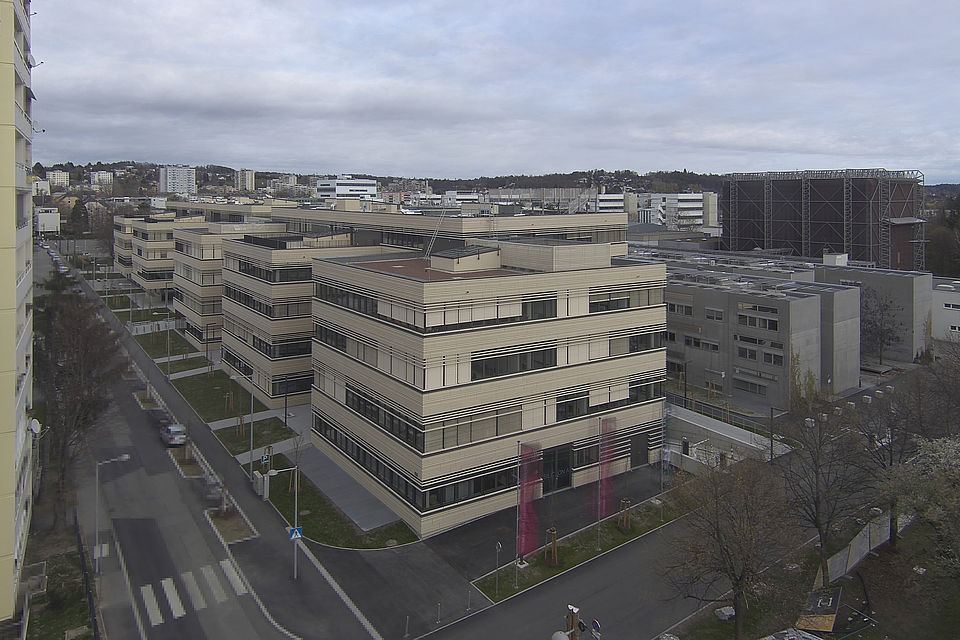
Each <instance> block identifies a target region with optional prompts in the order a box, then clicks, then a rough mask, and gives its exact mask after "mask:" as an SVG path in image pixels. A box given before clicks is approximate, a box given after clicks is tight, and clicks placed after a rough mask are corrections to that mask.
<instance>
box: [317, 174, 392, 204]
mask: <svg viewBox="0 0 960 640" xmlns="http://www.w3.org/2000/svg"><path fill="white" fill-rule="evenodd" d="M376 197H377V181H376V180H373V179H370V178H354V177H353V176H347V175H343V176H337V177H336V178H321V179H319V180H317V198H320V199H335V198H363V199H372V198H376Z"/></svg>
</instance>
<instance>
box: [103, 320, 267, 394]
mask: <svg viewBox="0 0 960 640" xmlns="http://www.w3.org/2000/svg"><path fill="white" fill-rule="evenodd" d="M126 315H127V314H125V313H123V312H122V311H121V312H120V314H119V315H118V317H119V318H120V320H124V321H125V320H126ZM134 318H136V312H134ZM136 340H137V342H139V343H140V346H141V347H143V350H144V351H146V352H147V354H148V355H149V356H150V357H151V358H164V357H166V355H167V332H166V331H155V332H153V333H144V334H141V335H139V336H136ZM196 350H197V348H196V347H195V346H193V345H192V344H190V343H189V342H187V339H186V338H184V337H183V336H181V335H180V334H179V333H177V332H176V331H175V330H171V331H170V355H171V356H182V355H184V354H186V353H194V352H195V351H196ZM164 370H166V369H164ZM171 371H173V369H171ZM248 401H249V399H248Z"/></svg>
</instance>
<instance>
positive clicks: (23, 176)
mask: <svg viewBox="0 0 960 640" xmlns="http://www.w3.org/2000/svg"><path fill="white" fill-rule="evenodd" d="M29 170H30V167H28V166H27V165H25V164H22V163H20V162H18V163H17V169H16V178H17V189H20V190H22V191H30V190H31V189H30V183H28V182H27V172H28V171H29Z"/></svg>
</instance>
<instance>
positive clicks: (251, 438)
mask: <svg viewBox="0 0 960 640" xmlns="http://www.w3.org/2000/svg"><path fill="white" fill-rule="evenodd" d="M243 377H244V378H246V379H247V380H249V381H250V482H253V369H252V368H251V369H250V375H249V376H243ZM230 379H231V380H233V381H235V382H236V383H237V386H240V381H239V379H238V377H237V376H230Z"/></svg>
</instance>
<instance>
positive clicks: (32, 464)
mask: <svg viewBox="0 0 960 640" xmlns="http://www.w3.org/2000/svg"><path fill="white" fill-rule="evenodd" d="M29 16H30V5H29V2H26V1H25V0H13V1H12V2H11V1H9V0H0V62H2V64H0V69H2V72H0V87H2V88H0V105H2V107H0V135H2V138H0V154H2V155H3V158H4V160H3V162H0V210H2V211H3V215H2V216H0V221H2V222H0V273H2V274H3V276H2V277H0V345H2V348H0V389H2V391H0V416H2V419H0V452H3V456H4V457H5V461H4V462H3V464H2V465H0V522H2V523H3V524H2V526H0V619H8V618H12V617H14V616H15V615H16V614H17V611H16V606H17V602H16V597H17V585H18V584H19V581H20V570H21V568H22V567H23V554H24V550H25V548H26V544H27V533H28V531H29V529H30V515H31V504H32V500H31V498H32V496H33V490H34V489H33V478H34V472H35V468H36V459H35V456H34V452H35V449H34V445H35V441H34V436H33V434H32V433H31V429H30V427H29V424H30V420H29V418H28V415H27V411H28V409H29V408H30V407H31V406H32V405H33V364H32V360H33V313H32V307H33V244H32V235H33V232H32V228H31V227H32V219H33V214H32V209H33V206H32V187H31V185H30V183H29V181H28V176H29V175H30V172H31V169H30V167H31V165H32V164H33V158H32V143H31V137H32V133H33V124H32V119H31V105H32V102H33V93H32V91H31V90H30V81H31V80H30V68H31V66H33V57H32V55H31V53H30V17H29Z"/></svg>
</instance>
